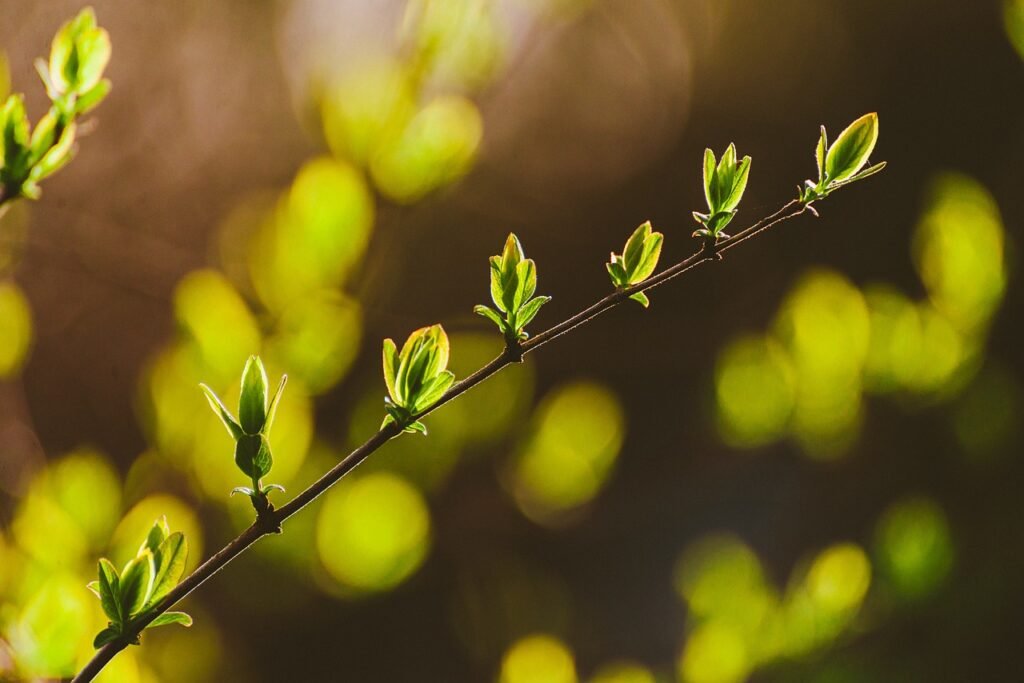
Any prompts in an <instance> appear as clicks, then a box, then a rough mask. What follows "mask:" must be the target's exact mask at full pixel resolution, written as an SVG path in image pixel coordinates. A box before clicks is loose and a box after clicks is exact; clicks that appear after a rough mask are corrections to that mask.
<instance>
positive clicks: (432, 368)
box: [382, 325, 455, 434]
mask: <svg viewBox="0 0 1024 683" xmlns="http://www.w3.org/2000/svg"><path fill="white" fill-rule="evenodd" d="M449 350H450V349H449V344H448V335H447V334H446V333H445V331H444V328H443V327H441V326H440V325H431V326H429V327H421V328H420V329H418V330H416V331H415V332H413V333H412V334H410V335H409V338H408V339H406V341H405V344H403V345H402V350H401V351H399V350H398V346H397V345H396V344H395V342H394V340H392V339H385V340H384V353H383V361H384V383H385V384H386V385H387V388H388V396H387V398H385V399H384V408H385V410H387V413H388V414H387V417H385V418H384V424H383V425H382V426H385V425H388V424H391V423H392V422H393V423H396V424H398V425H399V426H400V427H401V428H402V430H403V431H405V432H409V433H413V432H418V433H420V434H426V433H427V428H426V427H425V426H424V425H423V423H421V422H418V421H417V420H415V416H416V415H417V414H419V413H421V412H423V411H424V410H426V409H428V408H430V407H431V406H432V405H434V404H435V403H437V402H438V400H440V399H441V397H442V396H444V394H445V392H447V391H448V389H449V388H450V387H451V386H452V383H454V382H455V375H454V374H452V372H451V371H449V370H448V369H447V368H448V355H449Z"/></svg>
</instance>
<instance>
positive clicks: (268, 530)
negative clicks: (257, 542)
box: [253, 495, 281, 534]
mask: <svg viewBox="0 0 1024 683" xmlns="http://www.w3.org/2000/svg"><path fill="white" fill-rule="evenodd" d="M257 500H259V501H260V503H259V505H257V504H256V501H257ZM253 507H255V508H256V526H257V527H258V528H259V530H260V531H261V532H263V533H264V534H279V533H281V521H280V519H278V515H277V512H276V511H275V510H274V504H273V503H271V502H270V500H269V499H267V497H266V496H265V495H261V496H260V497H259V498H258V499H257V498H256V497H254V498H253Z"/></svg>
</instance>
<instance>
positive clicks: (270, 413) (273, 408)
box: [263, 375, 288, 436]
mask: <svg viewBox="0 0 1024 683" xmlns="http://www.w3.org/2000/svg"><path fill="white" fill-rule="evenodd" d="M286 384H288V375H281V381H280V382H279V383H278V385H277V391H275V392H274V396H273V398H271V399H270V405H269V406H268V407H267V419H266V422H264V423H263V434H264V436H270V428H271V427H272V426H273V425H274V416H275V415H277V404H278V401H280V400H281V394H283V393H284V387H285V385H286Z"/></svg>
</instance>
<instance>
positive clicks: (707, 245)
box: [700, 235, 722, 261]
mask: <svg viewBox="0 0 1024 683" xmlns="http://www.w3.org/2000/svg"><path fill="white" fill-rule="evenodd" d="M700 250H701V253H703V254H704V255H705V256H706V257H707V258H710V259H714V260H716V261H721V260H722V254H721V253H719V251H718V236H717V235H705V236H704V244H703V245H702V246H701V248H700Z"/></svg>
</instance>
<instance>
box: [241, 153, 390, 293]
mask: <svg viewBox="0 0 1024 683" xmlns="http://www.w3.org/2000/svg"><path fill="white" fill-rule="evenodd" d="M373 214H374V204H373V199H372V197H371V196H370V193H369V190H368V188H367V186H366V183H365V181H364V180H363V178H362V176H361V175H360V174H359V172H358V171H357V170H356V169H355V168H353V167H352V166H350V165H349V164H346V163H342V162H338V161H334V160H332V159H329V158H326V157H319V158H316V159H313V160H311V161H308V162H306V164H304V165H303V167H302V168H301V169H300V170H299V173H298V175H297V176H296V177H295V180H294V181H293V183H292V186H291V189H290V190H289V191H288V193H287V194H286V195H285V196H284V197H283V198H282V199H281V200H280V202H279V203H278V207H277V210H276V212H275V213H274V216H273V219H272V220H269V221H266V222H265V224H264V225H263V226H262V227H261V228H260V231H259V233H258V234H257V236H256V238H255V239H254V240H253V241H252V243H251V246H250V263H249V268H250V274H251V277H252V282H253V286H254V287H255V289H256V292H257V293H258V295H259V297H260V299H261V300H262V301H263V302H264V303H265V304H266V305H267V306H268V307H269V308H270V309H271V310H273V311H275V312H280V311H283V310H286V309H288V308H289V306H293V305H295V303H296V302H298V301H302V300H303V299H305V298H306V297H309V296H316V295H318V294H319V293H321V292H323V290H325V289H332V288H337V287H339V286H341V285H342V284H343V283H344V281H345V279H346V277H347V276H348V275H349V273H350V271H351V270H352V268H353V267H354V266H355V265H356V264H357V263H359V261H360V259H362V257H363V253H364V251H365V250H366V245H367V244H368V243H369V238H370V233H371V229H372V227H373Z"/></svg>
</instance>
